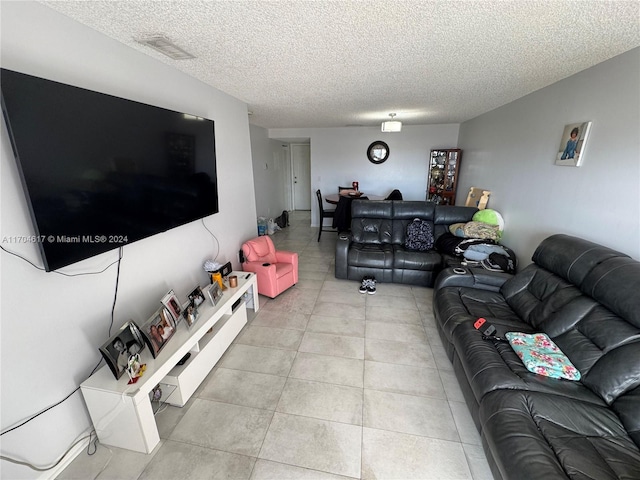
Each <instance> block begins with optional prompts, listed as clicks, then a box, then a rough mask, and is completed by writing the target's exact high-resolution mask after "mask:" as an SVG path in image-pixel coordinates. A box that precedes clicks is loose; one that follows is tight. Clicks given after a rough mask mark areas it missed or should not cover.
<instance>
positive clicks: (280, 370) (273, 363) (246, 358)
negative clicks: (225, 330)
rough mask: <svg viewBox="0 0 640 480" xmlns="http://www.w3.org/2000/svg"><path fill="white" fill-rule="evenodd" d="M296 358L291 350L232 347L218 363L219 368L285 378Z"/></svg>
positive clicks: (246, 346)
mask: <svg viewBox="0 0 640 480" xmlns="http://www.w3.org/2000/svg"><path fill="white" fill-rule="evenodd" d="M295 357H296V352H294V351H293V350H280V349H276V348H264V347H254V346H252V345H237V344H236V345H232V346H231V348H230V349H229V350H227V353H226V354H225V356H224V358H223V359H222V360H221V362H220V366H221V367H225V368H232V369H236V370H246V371H249V372H257V373H270V374H272V375H283V376H287V375H288V374H289V370H291V365H293V361H294V359H295Z"/></svg>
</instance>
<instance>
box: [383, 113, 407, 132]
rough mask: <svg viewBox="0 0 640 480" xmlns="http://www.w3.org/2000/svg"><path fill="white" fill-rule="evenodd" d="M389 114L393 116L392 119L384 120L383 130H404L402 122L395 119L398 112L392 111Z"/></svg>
mask: <svg viewBox="0 0 640 480" xmlns="http://www.w3.org/2000/svg"><path fill="white" fill-rule="evenodd" d="M389 116H390V117H391V120H387V121H386V122H382V131H383V132H399V131H400V130H402V122H399V121H398V120H394V119H393V118H394V117H395V116H396V114H395V113H390V114H389Z"/></svg>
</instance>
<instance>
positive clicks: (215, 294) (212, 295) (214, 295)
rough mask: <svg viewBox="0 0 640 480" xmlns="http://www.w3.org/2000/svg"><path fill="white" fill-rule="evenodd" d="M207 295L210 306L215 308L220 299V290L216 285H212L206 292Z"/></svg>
mask: <svg viewBox="0 0 640 480" xmlns="http://www.w3.org/2000/svg"><path fill="white" fill-rule="evenodd" d="M207 294H208V295H209V300H211V304H212V305H213V306H214V307H215V306H216V305H217V304H218V302H219V301H220V299H221V298H222V289H221V288H220V285H218V284H217V283H212V284H211V285H210V286H209V289H208V290H207Z"/></svg>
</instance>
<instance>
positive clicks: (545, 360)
mask: <svg viewBox="0 0 640 480" xmlns="http://www.w3.org/2000/svg"><path fill="white" fill-rule="evenodd" d="M505 337H507V340H509V344H510V345H511V348H513V350H514V351H515V352H516V354H517V355H518V357H520V360H522V363H524V365H525V367H527V369H528V370H529V371H530V372H533V373H537V374H538V375H545V376H547V377H553V378H566V379H567V380H580V372H579V371H578V369H577V368H576V367H574V366H573V365H572V364H571V361H570V360H569V359H568V358H567V356H566V355H565V354H564V353H562V352H561V351H560V349H559V348H558V347H557V345H556V344H555V343H553V341H552V340H551V339H550V338H549V337H548V336H547V335H545V334H544V333H533V334H527V333H518V332H507V333H506V334H505Z"/></svg>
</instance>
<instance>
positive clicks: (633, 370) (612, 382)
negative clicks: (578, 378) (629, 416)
mask: <svg viewBox="0 0 640 480" xmlns="http://www.w3.org/2000/svg"><path fill="white" fill-rule="evenodd" d="M582 383H584V384H585V385H587V386H588V387H589V388H591V389H592V390H593V391H594V392H596V393H597V394H598V395H600V396H601V397H602V398H603V399H604V400H605V401H606V402H607V403H609V404H611V403H612V402H613V401H614V400H615V399H616V398H618V397H619V396H620V395H622V394H624V393H625V392H627V391H629V390H632V389H634V388H636V387H638V386H639V385H640V342H633V343H628V344H626V345H622V346H621V347H618V348H615V349H613V350H611V351H609V352H607V354H606V355H603V356H602V357H601V358H600V359H599V360H598V362H596V364H595V365H594V366H593V368H592V369H591V370H590V371H589V373H588V375H586V376H585V378H583V379H582ZM637 413H638V414H640V408H639V409H638V412H637Z"/></svg>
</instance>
